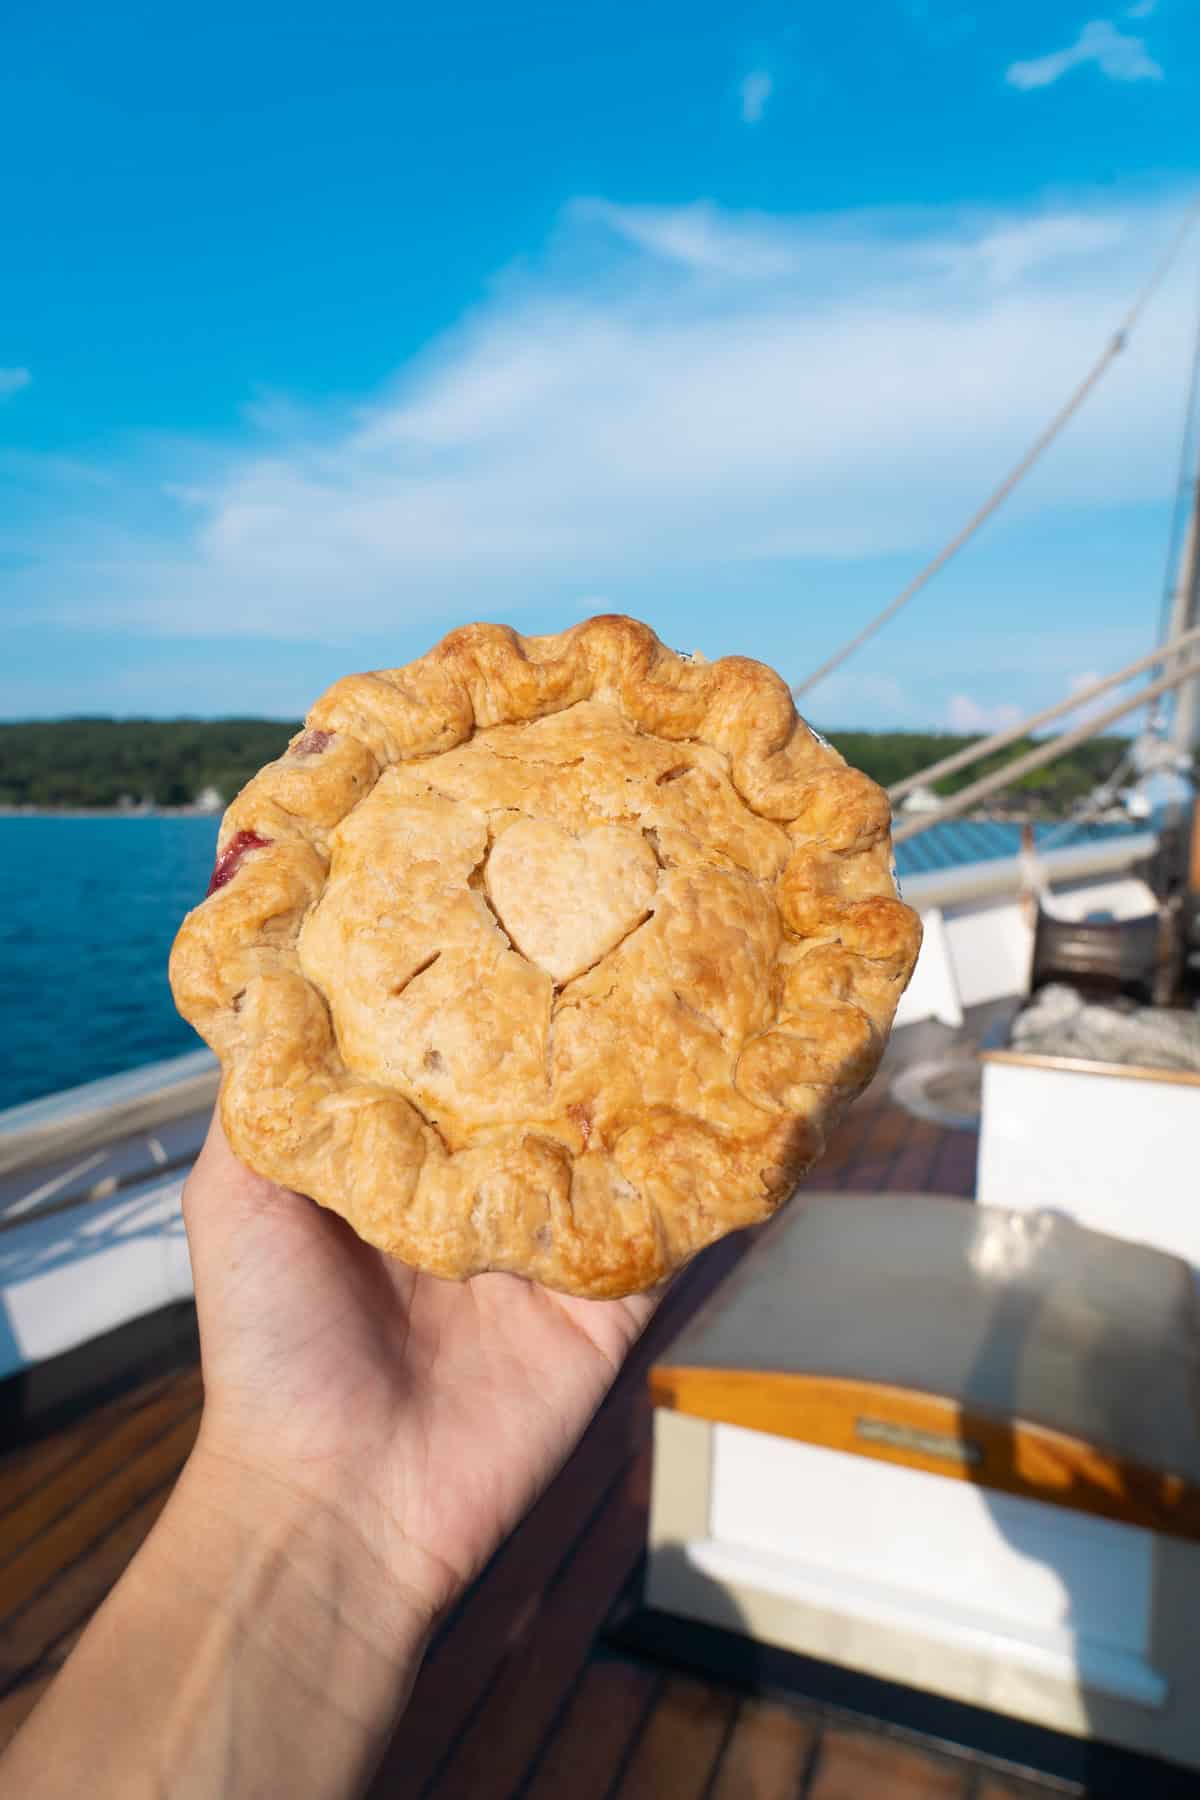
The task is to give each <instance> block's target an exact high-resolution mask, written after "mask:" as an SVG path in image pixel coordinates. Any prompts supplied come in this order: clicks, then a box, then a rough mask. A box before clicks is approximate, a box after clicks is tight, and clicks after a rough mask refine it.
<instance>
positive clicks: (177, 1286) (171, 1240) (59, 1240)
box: [0, 1177, 193, 1380]
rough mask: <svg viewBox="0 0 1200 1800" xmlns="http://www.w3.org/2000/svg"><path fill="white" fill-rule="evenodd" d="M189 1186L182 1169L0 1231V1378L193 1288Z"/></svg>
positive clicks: (181, 1297)
mask: <svg viewBox="0 0 1200 1800" xmlns="http://www.w3.org/2000/svg"><path fill="white" fill-rule="evenodd" d="M182 1190H183V1182H182V1180H181V1179H180V1178H178V1177H175V1178H172V1179H171V1180H168V1181H165V1182H158V1183H156V1184H153V1185H150V1186H147V1187H143V1188H140V1189H138V1190H137V1191H135V1192H130V1193H128V1194H122V1195H120V1196H119V1197H115V1198H114V1199H112V1200H111V1201H107V1202H97V1203H95V1204H92V1205H88V1206H79V1207H75V1208H72V1209H70V1210H69V1211H67V1212H65V1213H51V1214H49V1216H47V1217H44V1218H39V1217H37V1216H36V1214H35V1215H34V1216H33V1217H31V1218H29V1219H28V1220H27V1221H24V1222H23V1223H22V1224H21V1226H20V1229H19V1230H14V1231H11V1232H6V1233H5V1234H4V1235H3V1236H0V1380H2V1379H4V1378H5V1377H6V1376H9V1375H15V1374H17V1373H18V1372H19V1371H20V1370H21V1369H23V1368H29V1367H31V1366H32V1365H33V1364H35V1363H39V1362H43V1361H45V1360H46V1359H48V1358H49V1357H52V1356H58V1355H60V1354H61V1353H62V1352H63V1351H65V1350H73V1349H75V1348H76V1346H77V1345H79V1344H86V1343H88V1342H89V1341H90V1340H91V1339H92V1338H95V1337H99V1336H101V1335H102V1334H103V1333H104V1332H106V1331H112V1330H114V1329H115V1328H116V1327H117V1326H118V1325H124V1324H125V1323H126V1322H127V1321H128V1320H130V1319H137V1318H141V1317H143V1316H144V1315H145V1314H147V1313H152V1312H157V1311H158V1309H159V1308H160V1307H164V1306H170V1305H172V1304H173V1303H174V1302H176V1301H178V1300H187V1299H189V1298H190V1297H191V1294H192V1291H193V1288H192V1270H191V1263H190V1261H189V1258H188V1251H187V1236H186V1234H185V1232H184V1228H183V1214H182V1211H181V1209H180V1196H181V1194H182Z"/></svg>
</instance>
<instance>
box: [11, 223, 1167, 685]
mask: <svg viewBox="0 0 1200 1800" xmlns="http://www.w3.org/2000/svg"><path fill="white" fill-rule="evenodd" d="M1176 216H1177V214H1176V210H1175V208H1174V207H1173V206H1166V207H1156V206H1151V205H1145V206H1138V207H1129V208H1125V209H1116V208H1114V209H1111V210H1108V211H1103V212H1099V211H1097V212H1091V211H1087V210H1085V209H1075V210H1072V211H1067V212H1037V213H1034V212H1027V213H1024V214H1009V215H1000V216H996V215H991V216H981V215H976V214H962V213H959V212H918V213H905V214H889V213H880V214H872V215H853V214H850V215H842V216H840V217H828V216H814V217H790V218H773V217H769V216H767V215H758V216H748V217H747V216H736V215H734V216H731V215H729V214H725V213H722V212H721V211H719V210H718V209H716V208H714V207H686V208H681V209H677V210H673V209H668V208H647V209H641V208H633V207H622V206H617V205H607V206H606V205H603V204H601V203H597V202H592V203H590V204H589V205H586V206H585V205H579V206H576V207H573V208H570V209H568V211H567V213H566V215H565V216H564V218H563V220H562V223H561V226H560V230H559V232H558V234H557V236H556V238H555V240H554V242H553V243H552V244H551V245H549V246H548V247H547V249H546V252H545V255H544V256H543V258H542V259H541V260H540V262H538V261H532V262H530V263H528V264H526V265H525V266H524V267H523V268H522V270H521V271H520V272H519V273H510V274H509V275H508V276H507V277H506V278H505V279H504V280H503V281H501V282H499V283H498V284H497V285H496V287H495V289H494V291H493V295H492V298H491V299H490V300H489V301H488V302H487V303H485V304H484V305H483V306H482V307H481V308H480V309H479V311H478V312H476V313H475V314H474V315H472V316H471V317H470V318H469V319H468V320H467V321H466V322H465V323H464V324H463V325H462V326H460V327H459V328H457V329H456V330H454V331H453V332H450V333H448V334H447V335H446V336H445V337H444V338H443V339H442V340H441V341H440V342H439V343H436V344H434V345H433V346H432V347H431V348H430V349H429V351H428V352H427V353H426V355H425V356H424V357H422V358H421V359H420V360H419V361H418V362H416V363H415V364H413V365H409V366H407V367H405V368H402V369H401V370H399V371H398V373H397V375H396V377H395V379H394V381H393V382H392V383H391V384H389V385H388V386H387V387H386V388H384V389H383V390H382V391H379V392H376V393H374V394H372V395H369V396H365V397H364V398H363V400H362V401H361V402H360V403H359V404H358V405H356V406H354V407H351V408H343V409H341V411H340V412H338V413H335V414H329V415H324V416H320V417H317V418H313V417H312V416H311V415H309V414H306V413H305V412H304V411H303V410H299V409H297V410H294V411H293V410H292V409H290V408H289V407H288V406H287V405H286V403H284V402H283V401H281V400H280V398H279V396H276V395H272V396H271V404H270V405H269V406H268V407H267V408H266V411H265V413H263V412H262V411H259V412H257V413H255V414H254V418H253V422H252V423H251V422H245V421H243V422H242V424H241V431H242V434H243V435H242V438H241V440H240V441H239V442H236V443H232V444H229V445H226V446H224V447H222V446H214V445H212V444H210V443H203V442H196V443H187V442H181V441H174V442H164V441H163V440H161V439H156V440H154V441H153V442H149V441H147V443H146V445H145V448H144V453H143V454H142V455H141V456H139V457H138V458H137V459H136V460H134V461H133V462H126V463H125V464H124V465H121V466H119V467H116V468H114V470H113V471H112V472H113V473H114V476H119V480H118V481H116V482H115V484H114V486H113V488H112V489H111V490H110V491H106V492H104V493H103V494H101V493H99V492H98V491H97V492H96V493H95V494H94V495H93V496H92V497H91V498H90V499H89V498H88V497H87V493H86V492H85V488H84V484H80V487H79V490H78V497H77V498H76V499H72V497H71V495H70V494H69V493H68V491H67V490H66V489H65V488H64V486H63V484H62V483H61V482H59V483H58V484H57V487H56V488H55V490H54V493H53V495H51V494H50V492H49V488H48V491H47V498H46V500H45V503H44V504H43V505H42V506H41V507H40V508H36V507H33V506H30V507H28V508H26V509H25V511H26V516H27V520H28V522H27V523H26V524H25V525H24V526H23V527H22V526H14V527H13V528H12V529H11V531H10V534H9V537H8V539H7V540H6V542H5V544H4V545H2V546H0V548H3V549H5V550H7V551H8V552H9V553H10V554H12V555H13V556H19V557H20V558H22V559H23V561H24V562H25V564H26V565H27V566H26V567H25V568H24V569H23V570H21V571H20V572H18V574H16V575H14V576H13V578H12V579H11V580H10V581H9V583H8V588H9V592H10V593H11V594H12V596H13V598H12V600H10V602H9V606H10V609H11V608H14V607H15V608H23V609H24V612H25V615H26V616H27V617H30V618H39V619H42V620H45V619H47V618H55V619H59V620H66V621H69V622H71V623H74V624H77V625H78V624H93V625H94V624H98V623H104V624H105V625H107V626H108V627H110V628H113V627H117V626H120V625H124V626H127V627H129V628H132V629H137V630H139V631H152V632H157V633H164V632H166V633H180V634H189V633H192V634H194V633H195V632H197V631H198V630H206V631H209V632H211V633H213V634H217V633H220V632H228V633H238V634H259V635H264V636H266V635H271V634H273V633H274V634H278V635H279V636H281V637H285V638H287V639H289V640H295V639H297V638H299V637H305V636H307V637H309V638H310V639H314V640H315V639H322V640H327V639H329V638H330V637H342V638H344V637H346V636H353V635H355V634H358V635H362V634H364V633H368V632H372V631H375V632H380V633H384V632H386V633H388V634H394V633H395V632H396V631H397V630H398V629H399V628H401V627H407V626H409V625H412V624H414V623H415V622H420V623H421V625H422V627H424V625H425V624H426V623H427V622H430V623H441V622H443V621H445V620H447V619H452V618H454V617H461V616H462V615H463V613H464V611H466V612H470V613H478V612H479V611H480V610H484V611H487V612H489V613H491V614H492V615H493V616H497V615H499V616H502V615H503V614H504V613H506V612H507V613H513V612H515V611H517V610H518V609H519V608H525V609H528V608H530V607H536V606H539V605H540V606H543V607H545V608H546V609H547V611H549V612H551V613H552V614H553V615H554V616H556V617H559V618H560V619H561V616H562V613H563V611H564V610H565V609H566V608H567V607H569V606H570V605H573V604H574V601H573V599H572V597H573V596H584V595H587V594H594V593H596V592H603V593H605V594H606V595H607V596H608V597H609V599H610V602H611V603H612V604H613V605H615V606H626V607H629V608H630V609H631V610H638V609H639V607H640V606H642V605H643V604H645V603H646V602H647V595H650V596H651V597H652V596H653V594H654V593H655V592H658V591H662V589H663V587H664V585H665V584H668V583H669V584H670V585H671V586H672V587H673V588H677V589H686V587H687V585H688V583H689V582H691V581H699V580H703V581H705V582H711V581H712V580H714V579H721V580H723V581H725V583H726V584H727V589H728V591H730V592H732V591H734V590H735V588H736V586H737V584H738V582H739V581H740V580H752V581H753V582H754V583H755V584H756V585H758V584H761V583H762V582H764V581H769V580H771V579H773V578H774V575H773V571H775V570H777V569H781V570H783V571H785V572H786V580H787V582H788V584H790V586H791V589H792V591H794V592H796V593H797V594H798V595H799V596H801V600H800V601H798V604H801V603H802V597H803V595H804V594H805V593H809V594H813V595H816V594H819V593H820V589H821V570H822V568H823V567H825V566H827V563H828V560H829V559H831V558H837V559H858V558H879V557H882V556H893V557H897V558H902V559H903V560H904V561H905V563H907V562H908V560H909V559H911V558H913V557H916V556H918V555H920V554H923V553H926V552H928V551H929V550H931V549H933V548H936V547H937V544H938V542H939V541H941V540H942V539H944V538H945V537H947V536H949V534H950V533H951V532H952V531H953V530H954V529H955V528H956V527H957V526H958V525H959V524H960V523H961V522H962V519H963V518H964V517H965V516H966V514H967V513H968V512H969V511H970V510H971V509H972V508H973V507H974V505H975V504H977V502H978V500H979V498H980V496H981V494H982V493H984V492H986V491H987V489H988V488H989V487H990V486H991V485H992V484H993V483H994V481H995V480H996V478H997V476H998V475H999V473H1000V472H1001V471H1002V470H1003V469H1004V468H1006V467H1007V466H1008V465H1009V464H1010V463H1011V462H1012V461H1013V460H1014V459H1015V457H1016V455H1017V454H1018V453H1019V452H1020V450H1021V449H1023V448H1024V447H1025V445H1026V444H1027V443H1028V441H1029V440H1030V438H1031V437H1032V436H1033V434H1034V432H1035V431H1036V430H1038V429H1039V428H1040V427H1041V426H1042V425H1043V424H1044V423H1045V419H1046V416H1047V413H1048V411H1049V410H1050V409H1051V407H1052V406H1053V404H1055V403H1056V402H1057V400H1058V399H1059V398H1061V397H1062V395H1063V394H1064V393H1065V391H1066V390H1067V389H1068V388H1069V387H1070V385H1071V384H1072V383H1073V382H1074V380H1075V379H1076V377H1077V375H1078V374H1079V373H1082V371H1083V369H1084V368H1085V367H1086V366H1087V363H1088V361H1089V359H1090V357H1091V356H1092V355H1093V354H1094V352H1095V350H1096V349H1097V348H1098V347H1099V346H1100V345H1102V344H1103V343H1104V342H1105V341H1107V339H1108V337H1109V336H1110V334H1111V332H1112V329H1113V325H1114V321H1115V320H1116V319H1118V318H1119V317H1120V315H1121V313H1122V312H1123V310H1124V309H1125V307H1126V305H1127V304H1128V298H1129V295H1130V293H1131V292H1132V291H1133V290H1134V289H1135V288H1136V286H1137V284H1138V281H1139V280H1140V279H1141V277H1142V275H1143V273H1144V270H1145V268H1146V266H1148V264H1149V263H1150V262H1151V261H1152V260H1153V257H1154V255H1155V254H1156V253H1157V252H1158V251H1159V249H1160V247H1161V245H1162V243H1163V242H1164V241H1165V240H1166V238H1167V236H1168V235H1169V233H1170V231H1171V229H1172V228H1173V225H1174V222H1175V219H1176ZM1187 289H1188V282H1187V278H1186V275H1180V277H1179V279H1178V280H1177V281H1176V280H1175V279H1172V281H1170V282H1169V283H1168V285H1167V287H1166V288H1165V289H1164V290H1163V291H1162V293H1161V294H1160V295H1159V297H1158V300H1157V301H1156V309H1155V315H1154V325H1153V329H1152V330H1151V329H1146V330H1144V331H1142V332H1140V333H1138V334H1137V335H1136V336H1135V337H1134V339H1133V341H1132V343H1131V345H1130V348H1129V349H1128V351H1127V352H1126V354H1125V356H1123V357H1122V358H1121V359H1120V361H1119V362H1118V364H1117V365H1116V367H1115V368H1114V370H1113V372H1112V373H1111V374H1110V376H1109V377H1108V378H1107V380H1106V382H1105V384H1104V386H1103V387H1102V388H1101V390H1100V391H1099V392H1098V393H1097V395H1096V396H1095V397H1094V399H1093V400H1092V401H1091V402H1090V403H1089V408H1088V414H1087V421H1086V428H1085V429H1083V430H1072V431H1070V432H1068V434H1067V435H1066V436H1065V437H1064V439H1063V440H1062V442H1061V443H1060V444H1059V445H1058V446H1056V448H1055V450H1054V452H1053V454H1052V456H1050V457H1049V458H1048V459H1047V460H1046V462H1045V463H1044V464H1043V465H1042V467H1041V468H1040V469H1039V471H1038V473H1037V477H1036V479H1035V481H1034V482H1033V483H1031V485H1030V486H1029V488H1027V489H1026V490H1023V492H1022V495H1021V496H1020V498H1019V500H1018V501H1017V502H1016V503H1015V507H1016V512H1015V516H1016V517H1017V518H1019V517H1020V516H1021V515H1022V511H1024V512H1026V513H1028V512H1031V511H1038V510H1040V511H1043V512H1046V513H1050V514H1054V513H1056V512H1059V513H1062V514H1064V515H1070V514H1071V513H1072V512H1073V510H1074V509H1076V508H1078V507H1080V506H1081V505H1094V504H1097V503H1099V502H1105V503H1108V504H1111V505H1119V504H1123V503H1129V502H1141V501H1145V500H1147V499H1158V498H1160V497H1161V496H1162V495H1164V494H1166V493H1167V492H1168V491H1169V489H1170V483H1171V479H1172V468H1171V458H1172V443H1171V441H1170V440H1171V436H1172V434H1171V432H1170V431H1168V430H1166V429H1165V428H1164V421H1165V420H1169V419H1171V418H1173V417H1175V416H1176V413H1177V409H1178V376H1179V362H1180V357H1181V355H1182V354H1183V351H1182V346H1183V345H1184V343H1185V341H1186V332H1187V329H1188V321H1189V318H1190V312H1189V307H1190V297H1189V294H1188V291H1187ZM1012 517H1014V514H1013V513H1011V512H1010V513H1008V514H1006V519H1010V518H1012ZM738 571H742V572H743V573H742V574H741V575H739V573H738ZM813 604H816V602H815V601H814V602H813ZM1095 654H1099V652H1095ZM1131 654H1132V652H1131ZM1077 658H1078V651H1076V652H1075V656H1074V658H1073V660H1072V664H1071V666H1072V667H1073V668H1078V667H1079V666H1080V665H1079V662H1078V660H1077ZM948 685H949V684H948ZM955 685H966V683H964V682H963V679H962V677H961V675H960V676H959V677H958V678H957V680H956V682H955ZM951 691H952V690H951ZM967 697H968V698H969V697H970V696H969V695H968V696H967Z"/></svg>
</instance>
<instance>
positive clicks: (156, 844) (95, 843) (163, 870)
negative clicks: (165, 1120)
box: [0, 818, 218, 1107]
mask: <svg viewBox="0 0 1200 1800" xmlns="http://www.w3.org/2000/svg"><path fill="white" fill-rule="evenodd" d="M217 824H218V821H217V820H216V819H214V818H166V819H153V818H138V819H125V818H91V819H87V818H85V819H67V818H62V819H55V818H44V819H36V818H0V1022H2V1030H0V1107H6V1106H15V1105H16V1104H17V1103H18V1101H21V1100H33V1099H36V1098H37V1097H38V1096H39V1095H41V1094H52V1093H56V1092H57V1091H58V1090H59V1089H60V1088H67V1087H74V1086H76V1085H77V1084H78V1083H79V1082H81V1081H94V1080H96V1079H97V1078H98V1077H99V1076H101V1075H116V1074H118V1073H120V1072H121V1071H122V1070H124V1069H132V1068H136V1067H138V1066H139V1065H140V1064H143V1063H149V1062H156V1061H158V1059H159V1058H160V1057H164V1056H178V1055H180V1054H182V1052H183V1051H185V1050H194V1049H196V1048H198V1047H199V1042H200V1040H199V1039H198V1038H197V1037H196V1034H195V1033H194V1032H193V1031H192V1029H191V1027H190V1026H189V1025H185V1024H184V1022H183V1020H182V1019H181V1018H180V1017H179V1015H178V1013H177V1012H176V1011H175V1007H174V1004H173V1003H172V1000H171V990H170V988H169V987H168V986H167V956H168V953H169V951H170V948H171V941H172V939H173V938H174V936H175V932H176V929H177V927H178V925H179V921H180V919H182V917H183V915H184V913H185V912H186V911H187V910H188V908H189V907H190V906H194V905H195V904H196V902H197V901H198V900H199V899H201V897H202V896H203V894H204V891H205V888H206V887H207V886H208V878H209V874H210V872H211V870H212V862H213V852H214V849H215V847H216V841H217Z"/></svg>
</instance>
